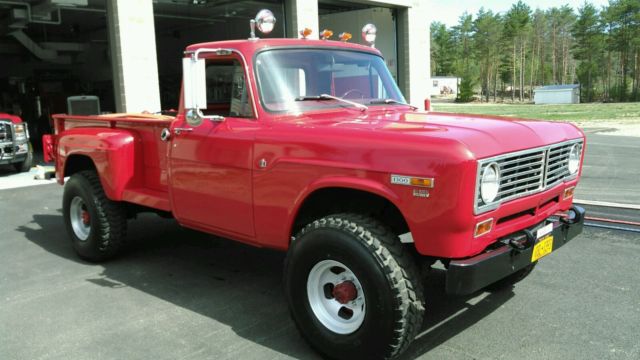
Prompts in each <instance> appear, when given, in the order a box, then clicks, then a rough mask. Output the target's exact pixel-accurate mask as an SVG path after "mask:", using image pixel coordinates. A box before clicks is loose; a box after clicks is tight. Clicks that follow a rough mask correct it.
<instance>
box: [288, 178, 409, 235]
mask: <svg viewBox="0 0 640 360" xmlns="http://www.w3.org/2000/svg"><path fill="white" fill-rule="evenodd" d="M383 179H386V177H384V176H383V175H381V179H372V178H358V177H352V176H325V177H322V178H319V179H317V180H315V181H313V182H311V183H309V184H308V185H307V186H306V187H305V188H304V189H302V191H300V193H299V195H298V196H297V198H296V199H295V202H294V204H293V206H292V208H291V210H292V211H291V213H290V214H289V216H288V224H287V228H288V229H292V228H293V225H294V223H295V219H296V218H297V216H298V214H299V213H300V210H301V207H302V205H303V204H304V202H305V200H306V199H308V198H309V196H311V195H312V194H313V193H314V192H316V191H318V190H322V189H328V188H341V189H351V190H359V191H363V192H367V193H371V194H374V195H377V196H380V197H382V198H384V199H386V200H388V201H389V202H391V203H392V204H393V205H394V206H395V207H396V208H398V210H399V211H400V213H401V214H402V216H403V217H404V218H405V219H406V217H405V214H404V213H403V212H402V205H403V204H402V199H401V198H400V197H399V196H398V194H396V193H395V192H393V191H392V189H391V188H389V187H388V186H386V185H385V184H384V183H383V182H382V181H379V180H383Z"/></svg>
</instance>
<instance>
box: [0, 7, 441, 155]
mask: <svg viewBox="0 0 640 360" xmlns="http://www.w3.org/2000/svg"><path fill="white" fill-rule="evenodd" d="M425 3H426V2H425V1H420V0H376V1H369V0H352V1H343V0H259V1H253V0H240V1H231V0H21V1H18V0H11V1H6V0H0V111H6V112H10V113H14V114H18V115H21V116H22V117H23V118H24V119H25V120H26V121H27V122H29V124H30V128H31V129H30V130H31V134H32V137H34V138H39V137H40V135H41V134H43V133H46V132H48V131H50V129H49V128H48V127H49V122H48V119H49V115H50V114H54V113H65V112H67V98H68V97H70V96H78V95H95V96H97V97H98V98H99V99H100V107H101V111H102V112H140V111H151V112H157V111H160V110H167V109H172V108H177V106H178V96H179V93H180V82H181V75H182V74H181V73H182V68H181V60H180V59H181V57H182V51H183V50H184V48H185V47H186V46H187V45H188V44H192V43H197V42H205V41H216V40H228V39H246V38H247V37H248V36H249V20H250V19H252V18H254V17H255V15H256V13H257V12H258V11H259V10H261V9H269V10H271V11H272V12H273V13H274V14H275V16H276V18H277V24H276V27H275V29H274V31H273V32H272V33H271V34H269V35H268V36H265V37H289V38H291V37H299V34H298V33H299V31H300V30H301V29H303V28H306V27H308V28H311V29H312V30H313V33H312V35H311V37H313V38H317V37H318V33H319V30H322V29H324V28H329V29H331V30H333V31H334V32H335V33H336V34H338V33H340V32H342V31H347V32H351V33H352V34H353V35H354V36H353V40H352V41H355V42H358V43H362V40H361V39H360V36H359V34H360V29H361V28H362V26H363V25H364V24H365V23H369V22H371V23H374V24H376V26H377V28H378V39H377V42H376V47H377V48H379V49H380V50H381V51H382V52H383V54H384V56H385V61H386V62H387V65H388V66H389V68H390V70H391V72H392V74H393V75H394V76H395V77H396V79H397V81H398V83H399V85H400V88H401V89H402V90H403V92H404V94H405V96H406V97H407V98H408V99H410V101H411V103H412V104H414V105H420V104H422V102H423V100H424V99H425V98H427V97H428V95H429V91H430V89H429V87H428V86H425V84H429V72H430V69H429V64H430V61H429V26H428V24H429V20H428V17H427V11H426V10H427V6H426V5H427V4H425ZM34 144H35V145H38V144H37V142H34Z"/></svg>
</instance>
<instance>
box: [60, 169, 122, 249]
mask: <svg viewBox="0 0 640 360" xmlns="http://www.w3.org/2000/svg"><path fill="white" fill-rule="evenodd" d="M62 207H63V214H64V221H65V225H66V228H67V233H68V234H69V236H70V237H71V242H72V244H73V248H74V250H75V251H76V253H77V254H78V256H80V257H81V258H83V259H85V260H88V261H94V262H95V261H102V260H106V259H108V258H111V257H113V256H114V255H116V254H117V252H118V250H120V247H121V246H122V243H123V240H124V237H125V233H126V227H127V218H126V212H125V209H124V207H123V206H122V205H121V204H119V203H117V202H115V201H111V200H109V199H108V198H107V197H106V195H105V194H104V190H103V189H102V185H101V184H100V178H99V177H98V175H97V174H96V172H95V171H81V172H78V173H76V174H74V175H73V176H71V178H70V179H69V181H68V182H67V184H66V185H65V188H64V195H63V198H62Z"/></svg>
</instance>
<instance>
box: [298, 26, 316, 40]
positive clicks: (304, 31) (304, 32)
mask: <svg viewBox="0 0 640 360" xmlns="http://www.w3.org/2000/svg"><path fill="white" fill-rule="evenodd" d="M312 32H313V30H311V29H309V28H304V29H302V30H300V36H302V38H303V39H306V38H308V37H309V35H311V33H312Z"/></svg>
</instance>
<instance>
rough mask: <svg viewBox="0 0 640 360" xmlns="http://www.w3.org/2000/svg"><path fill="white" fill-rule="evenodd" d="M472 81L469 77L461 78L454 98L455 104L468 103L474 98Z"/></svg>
mask: <svg viewBox="0 0 640 360" xmlns="http://www.w3.org/2000/svg"><path fill="white" fill-rule="evenodd" d="M474 85H475V84H474V81H473V79H472V78H471V77H470V76H466V77H463V78H462V80H460V85H459V86H458V97H457V98H456V102H463V103H464V102H470V101H473V96H474V91H473V87H474Z"/></svg>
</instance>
